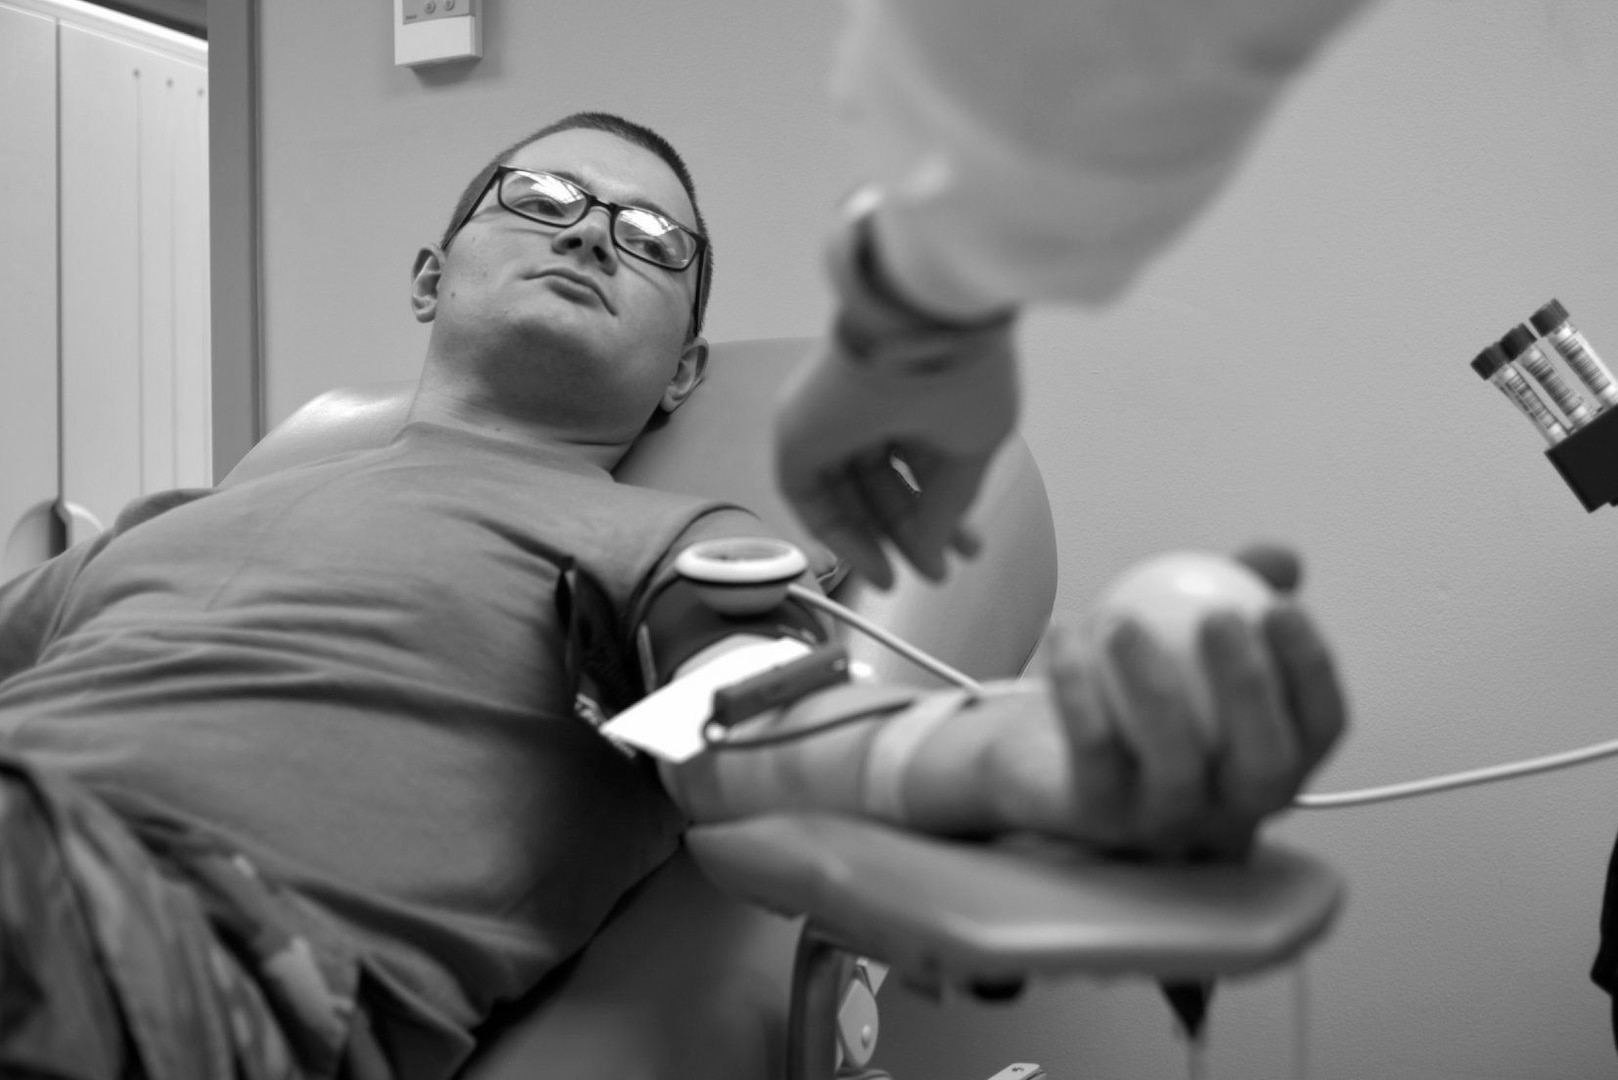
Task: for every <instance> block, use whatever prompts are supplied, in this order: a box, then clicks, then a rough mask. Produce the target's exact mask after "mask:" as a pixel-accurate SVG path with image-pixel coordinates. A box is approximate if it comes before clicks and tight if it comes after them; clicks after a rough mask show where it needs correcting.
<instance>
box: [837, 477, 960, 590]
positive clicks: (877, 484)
mask: <svg viewBox="0 0 1618 1080" xmlns="http://www.w3.org/2000/svg"><path fill="white" fill-rule="evenodd" d="M850 471H851V472H852V473H853V474H854V475H855V476H857V477H858V489H859V493H860V496H861V499H862V500H863V502H864V505H865V510H866V514H867V520H868V521H869V523H870V527H871V531H872V532H873V533H874V534H875V535H876V537H878V538H879V539H885V540H887V541H889V542H890V543H892V544H893V546H894V548H895V549H896V550H897V552H898V554H899V556H900V557H901V558H902V559H904V560H905V561H906V562H908V563H909V564H910V565H912V566H914V567H915V568H916V569H917V571H919V572H920V573H921V575H922V576H923V577H925V578H927V579H928V580H929V581H938V580H940V579H941V578H942V577H943V575H944V551H943V546H942V545H936V546H935V545H931V544H929V543H927V542H926V538H924V537H922V536H921V534H920V532H919V530H918V528H917V515H918V512H919V509H920V503H921V501H922V499H923V498H924V497H925V496H923V495H922V494H920V493H918V492H917V491H916V489H914V488H912V487H911V486H910V484H909V483H908V482H907V481H906V480H905V478H904V477H903V476H901V475H900V474H899V471H898V470H897V469H896V468H894V466H893V461H892V456H891V454H890V453H888V452H887V451H886V450H885V449H884V450H883V451H882V452H880V453H877V454H872V455H869V456H867V457H865V458H864V459H863V460H861V461H859V462H857V463H855V464H853V465H852V466H851V467H850Z"/></svg>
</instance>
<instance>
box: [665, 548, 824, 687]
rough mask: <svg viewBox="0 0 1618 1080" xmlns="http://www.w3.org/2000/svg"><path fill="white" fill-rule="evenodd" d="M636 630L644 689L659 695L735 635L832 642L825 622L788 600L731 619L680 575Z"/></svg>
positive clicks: (794, 600)
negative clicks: (683, 668) (694, 661)
mask: <svg viewBox="0 0 1618 1080" xmlns="http://www.w3.org/2000/svg"><path fill="white" fill-rule="evenodd" d="M641 610H642V615H641V618H640V621H639V624H638V625H637V626H636V627H635V655H636V657H637V659H638V661H639V666H640V671H639V675H640V678H641V684H642V685H643V686H645V687H647V688H648V689H655V688H657V687H659V686H662V685H663V684H664V683H666V682H668V681H669V680H670V679H672V678H674V673H675V672H677V671H679V669H680V665H681V664H684V663H685V662H686V661H687V660H689V659H691V658H692V657H693V656H695V655H696V654H697V653H699V652H701V651H702V650H703V649H706V648H707V647H708V646H710V645H712V644H714V643H715V642H718V641H722V640H724V639H725V638H727V637H731V636H732V635H735V634H751V635H756V636H758V637H767V638H782V637H790V638H797V639H798V640H799V641H802V642H804V643H805V644H807V645H810V646H814V645H819V644H821V643H823V642H826V641H829V640H830V639H831V634H830V633H829V631H828V629H827V626H826V624H825V622H824V621H823V620H822V619H821V617H820V615H819V613H818V612H816V611H815V610H814V609H813V608H811V607H810V606H809V605H808V604H805V603H804V602H803V601H801V600H799V599H797V598H796V597H794V596H792V595H791V594H790V593H789V594H787V595H786V596H785V597H784V598H783V599H782V601H781V602H780V603H779V604H777V605H776V606H775V607H773V608H771V609H770V610H768V611H765V612H761V613H759V614H756V615H743V616H736V615H726V614H722V613H720V612H717V611H714V610H713V609H712V608H710V607H709V606H708V605H707V604H706V603H704V602H703V600H702V598H701V597H700V596H699V595H698V592H697V587H696V585H694V584H693V583H692V582H690V581H688V580H686V579H685V578H683V577H680V576H678V575H676V576H674V577H672V578H670V579H669V580H668V581H667V582H665V583H664V584H663V585H662V586H661V587H660V588H658V589H657V590H656V591H655V592H653V593H652V594H651V596H650V597H649V598H648V599H647V601H646V602H645V603H644V604H643V605H642V607H641Z"/></svg>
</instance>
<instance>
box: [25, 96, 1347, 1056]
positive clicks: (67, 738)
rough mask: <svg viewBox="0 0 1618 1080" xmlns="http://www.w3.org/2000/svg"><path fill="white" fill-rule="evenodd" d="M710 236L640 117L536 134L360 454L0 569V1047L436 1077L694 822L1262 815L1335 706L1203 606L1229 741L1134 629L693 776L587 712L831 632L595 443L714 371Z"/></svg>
mask: <svg viewBox="0 0 1618 1080" xmlns="http://www.w3.org/2000/svg"><path fill="white" fill-rule="evenodd" d="M710 257H711V253H710V252H709V250H708V244H707V241H706V239H705V237H704V230H703V226H702V218H701V215H700V214H699V213H698V211H697V208H696V202H695V197H694V193H693V189H692V185H691V182H690V179H689V176H688V175H687V172H686V170H685V168H684V166H683V164H682V163H681V162H680V159H679V158H678V156H677V155H676V154H675V152H674V151H673V150H672V148H670V147H669V146H668V144H667V143H666V142H664V141H663V140H662V139H661V138H659V137H658V136H656V135H655V134H653V133H651V132H649V131H647V130H646V129H644V128H641V127H639V126H637V125H633V124H629V123H627V122H624V121H622V120H619V119H618V118H614V117H607V116H604V115H602V114H579V115H576V116H572V117H569V118H567V119H564V120H562V121H559V122H558V123H556V124H553V125H551V126H550V127H547V128H545V129H542V130H541V131H540V132H538V133H536V134H535V135H534V136H531V137H530V138H527V139H524V140H522V141H521V142H519V143H517V144H516V145H515V146H514V147H513V148H511V149H510V150H508V151H507V152H505V153H503V154H501V155H500V156H499V157H498V158H496V159H495V161H494V162H493V163H491V165H489V166H488V167H486V168H485V169H484V170H483V171H482V172H480V173H479V175H478V176H477V177H476V178H475V179H474V180H473V182H472V183H471V184H470V185H469V187H468V188H467V190H466V193H465V195H464V197H463V199H462V200H461V203H460V205H458V206H457V208H456V210H455V212H454V214H453V216H452V219H451V226H450V229H449V230H448V232H447V233H446V235H445V236H444V238H443V240H442V241H441V242H440V243H437V244H433V245H430V246H428V247H426V248H424V249H423V250H422V252H421V253H420V255H419V256H418V258H417V262H416V267H415V274H414V278H413V283H414V287H413V292H412V302H413V304H414V307H415V311H416V315H417V318H418V319H420V320H421V321H423V322H429V323H431V335H430V339H429V344H428V349H427V356H426V359H425V362H424V365H423V368H422V373H421V378H420V382H419V385H418V388H417V392H416V395H415V397H414V399H413V401H412V403H411V406H410V411H409V415H408V422H407V423H406V424H405V426H404V427H403V428H402V429H401V430H400V431H399V433H398V434H397V436H396V437H395V438H394V439H392V440H391V441H390V442H389V443H388V444H387V445H386V446H384V447H382V448H380V449H374V450H363V451H357V452H353V453H347V454H340V455H338V456H335V457H331V458H327V459H325V460H321V461H318V462H314V463H311V464H307V465H302V466H298V467H293V468H288V469H283V470H275V471H271V472H268V473H266V474H264V475H262V476H258V477H256V478H252V479H247V478H244V479H242V480H240V482H234V483H230V484H226V485H222V486H221V487H220V488H218V489H216V490H212V491H188V492H175V493H168V494H164V495H158V496H152V497H148V498H145V499H142V500H139V501H137V502H136V503H134V504H132V505H131V506H130V507H129V508H128V509H127V510H126V511H125V512H124V513H123V514H122V515H121V516H120V518H119V520H118V522H117V523H116V525H115V526H114V527H113V529H111V530H109V531H108V532H107V533H105V534H103V535H102V536H100V537H97V538H96V539H94V540H91V541H88V542H86V543H84V544H82V545H79V546H77V547H75V548H73V549H72V550H70V551H68V552H67V553H65V554H63V555H62V556H59V557H58V558H56V559H55V560H53V561H51V562H50V563H47V564H45V565H44V566H41V567H39V568H36V569H35V570H33V571H31V572H29V573H27V574H25V575H23V576H22V577H20V578H18V579H16V580H14V581H13V582H11V583H9V584H8V585H7V586H5V587H4V589H3V590H0V1015H3V1016H5V1017H6V1018H7V1023H6V1024H5V1025H4V1026H3V1027H0V1072H3V1073H5V1074H6V1075H15V1074H19V1073H20V1074H23V1075H28V1074H29V1073H30V1071H32V1072H33V1073H43V1074H46V1075H64V1076H73V1077H81V1076H82V1077H114V1076H125V1075H144V1076H149V1077H153V1078H156V1077H163V1078H165V1080H168V1078H185V1077H216V1076H224V1075H231V1074H232V1073H233V1072H234V1073H238V1074H239V1075H242V1076H247V1077H280V1076H318V1077H335V1076H348V1077H367V1078H368V1077H391V1076H397V1077H411V1078H415V1077H423V1078H425V1077H443V1076H450V1075H452V1074H454V1073H455V1072H456V1070H457V1069H459V1068H461V1067H462V1065H463V1063H464V1062H465V1061H466V1060H467V1059H468V1057H469V1055H470V1054H471V1053H472V1051H473V1049H474V1045H475V1036H474V1033H475V1032H476V1031H477V1030H478V1028H479V1027H480V1025H482V1024H483V1023H484V1022H485V1021H486V1020H487V1019H488V1018H489V1017H490V1016H491V1015H492V1014H494V1013H496V1012H497V1011H498V1010H499V1009H500V1008H501V1007H502V1006H503V1005H505V1004H507V1003H510V1002H512V1001H515V1000H517V999H519V998H521V997H522V996H523V995H524V994H525V993H526V992H528V991H530V990H531V989H532V988H534V987H535V986H537V985H539V984H540V983H541V982H542V980H544V979H545V978H546V976H547V975H548V974H550V973H552V972H553V971H555V970H556V969H557V968H558V967H559V966H560V965H562V964H563V963H564V962H565V961H567V960H568V958H569V957H571V956H573V955H574V954H575V953H577V952H578V950H579V949H580V948H581V947H582V946H583V945H584V944H585V943H586V942H588V941H589V940H590V938H591V935H592V934H593V933H594V932H595V931H596V930H597V928H598V927H599V926H600V925H601V924H602V921H603V920H604V919H605V918H606V917H607V915H608V914H609V912H610V911H611V910H612V909H613V907H614V905H615V904H616V903H617V902H618V901H619V900H620V899H621V898H622V897H623V896H624V895H625V894H626V893H627V892H628V891H630V890H631V889H632V888H633V887H634V886H635V885H636V884H637V883H638V882H641V881H642V880H643V879H645V878H646V877H647V876H648V874H650V873H651V872H652V871H653V870H654V869H655V868H657V867H658V866H659V865H660V864H662V863H663V862H664V861H665V860H666V859H668V858H669V856H670V854H671V853H672V852H673V851H674V850H675V849H676V847H677V846H678V844H679V841H680V837H681V835H682V832H683V831H684V829H685V828H686V826H687V825H688V823H703V822H716V821H726V820H732V819H741V818H747V817H750V816H752V815H759V814H766V813H769V812H771V811H775V810H780V809H784V808H802V809H815V810H824V811H829V812H835V813H841V814H846V815H854V816H866V817H876V818H878V819H881V820H884V821H886V822H887V823H888V824H890V825H893V826H898V827H902V828H903V829H906V830H914V831H917V832H920V833H928V834H940V835H966V836H990V835H997V834H1001V833H1008V832H1033V833H1039V834H1044V835H1047V836H1049V837H1053V838H1058V839H1063V840H1070V841H1078V842H1081V843H1084V844H1088V845H1093V846H1096V847H1098V848H1102V849H1109V850H1129V851H1132V852H1138V853H1147V854H1160V855H1167V856H1184V855H1195V854H1203V853H1209V854H1225V853H1232V852H1239V851H1242V850H1244V849H1245V848H1246V847H1247V845H1248V844H1249V843H1250V842H1251V840H1252V838H1253V836H1254V834H1255V832H1256V830H1257V828H1258V826H1259V824H1260V822H1261V821H1262V820H1263V819H1264V818H1265V817H1267V816H1268V815H1270V814H1271V813H1273V812H1275V811H1278V810H1280V809H1282V808H1284V807H1285V806H1286V805H1288V803H1289V802H1290V801H1291V798H1292V796H1293V794H1294V793H1295V791H1296V790H1297V788H1298V787H1299V786H1300V785H1301V783H1302V782H1303V780H1304V779H1305V778H1306V777H1307V776H1308V775H1309V773H1310V772H1311V771H1312V770H1313V769H1314V768H1315V767H1316V766H1317V765H1318V764H1319V762H1320V761H1321V759H1322V758H1323V756H1324V755H1325V754H1326V752H1327V751H1328V749H1329V748H1330V746H1331V745H1332V744H1333V742H1334V741H1335V740H1336V738H1337V737H1338V735H1339V733H1340V731H1341V728H1342V725H1343V722H1344V720H1343V705H1342V699H1341V695H1340V693H1339V690H1338V687H1337V683H1336V680H1335V677H1334V675H1333V673H1332V667H1331V661H1330V657H1329V654H1328V652H1327V650H1326V649H1325V647H1324V645H1323V644H1322V642H1321V640H1320V638H1319V637H1318V635H1317V634H1316V632H1315V630H1314V629H1313V627H1312V624H1311V623H1310V621H1309V620H1308V618H1307V617H1306V616H1305V615H1304V614H1303V613H1302V612H1301V611H1299V610H1298V609H1297V608H1296V607H1295V606H1293V605H1290V604H1287V603H1282V604H1279V605H1278V606H1277V607H1276V608H1275V609H1274V610H1273V611H1272V612H1271V613H1270V614H1269V615H1268V616H1266V618H1265V619H1264V620H1263V623H1262V626H1261V627H1259V628H1256V629H1255V628H1253V627H1252V626H1250V625H1249V624H1247V623H1244V622H1242V621H1241V620H1239V619H1235V618H1224V617H1220V616H1216V617H1213V618H1211V619H1209V620H1208V621H1207V624H1206V625H1204V626H1203V628H1202V631H1203V634H1202V636H1203V645H1204V650H1203V654H1204V660H1205V663H1206V666H1207V668H1208V672H1209V676H1210V680H1211V683H1212V686H1213V692H1214V702H1215V714H1216V715H1217V716H1218V717H1219V720H1220V723H1221V725H1222V729H1221V731H1220V732H1219V735H1218V744H1219V753H1218V755H1217V757H1215V756H1214V755H1213V753H1212V752H1211V750H1210V749H1209V745H1208V744H1206V743H1205V741H1204V738H1203V736H1202V734H1201V733H1200V732H1199V730H1198V729H1197V727H1196V725H1195V723H1194V722H1193V721H1192V719H1191V718H1190V712H1189V708H1188V706H1187V703H1186V702H1185V701H1184V700H1183V699H1182V691H1181V690H1180V689H1179V685H1178V683H1177V682H1176V681H1175V676H1174V673H1173V671H1172V669H1171V667H1170V664H1169V660H1168V658H1167V657H1166V655H1165V654H1164V653H1163V651H1162V650H1161V649H1160V648H1159V647H1158V646H1157V645H1156V644H1155V643H1154V642H1153V640H1152V639H1151V638H1150V637H1149V635H1148V634H1147V633H1146V632H1145V631H1144V630H1143V629H1142V628H1141V627H1140V626H1139V625H1137V624H1135V623H1133V622H1130V621H1127V620H1125V621H1121V622H1119V623H1117V624H1115V625H1110V626H1107V627H1104V628H1100V629H1098V631H1097V632H1095V633H1084V634H1080V633H1064V634H1061V635H1059V636H1056V637H1054V638H1053V639H1052V641H1051V642H1050V644H1049V650H1048V651H1049V679H1048V688H1047V687H1046V686H1045V685H1043V684H1041V685H1040V686H1038V687H1034V686H1029V687H1025V688H1021V689H1015V690H1009V691H1005V692H997V693H992V694H987V695H984V696H980V697H976V698H972V697H967V696H964V695H960V694H954V693H951V692H947V691H940V692H918V691H917V690H915V689H911V688H906V687H904V686H901V685H895V684H891V683H885V682H881V681H844V682H840V683H836V684H834V685H831V686H829V687H827V688H824V689H820V690H818V691H814V692H810V693H807V694H805V695H804V696H802V697H800V698H798V699H796V700H795V701H793V702H792V703H791V704H788V705H785V706H782V707H778V708H772V709H769V710H766V711H765V712H763V713H760V714H758V715H756V716H753V717H751V718H748V719H745V720H743V721H742V722H741V723H739V724H738V725H737V726H736V727H735V728H733V729H732V732H731V733H732V734H733V735H736V736H738V737H745V738H748V739H752V740H758V741H762V742H768V741H769V740H770V739H771V738H772V737H778V736H781V735H784V734H789V733H792V732H805V731H807V730H808V729H810V728H814V729H817V730H816V732H815V733H814V734H813V735H812V736H811V737H803V738H798V739H779V740H778V741H775V742H773V743H770V745H767V746H762V747H760V748H757V749H750V750H746V751H738V752H726V753H702V754H698V755H696V756H694V757H691V758H688V759H686V760H684V761H681V762H678V763H674V762H668V761H658V760H656V759H654V758H653V757H652V756H649V755H647V754H644V753H638V752H633V751H632V750H631V749H629V748H627V747H626V746H625V745H624V744H623V743H621V742H620V741H618V740H614V739H611V738H609V737H607V736H606V735H605V734H603V733H602V732H601V731H598V730H597V727H598V726H600V725H601V723H602V721H603V720H604V719H605V718H607V717H610V716H612V715H614V714H616V713H619V712H620V711H622V710H625V709H627V708H628V707H630V706H632V705H634V704H635V702H636V701H637V700H638V699H639V698H640V697H642V696H643V695H645V694H647V693H649V692H651V691H654V690H656V689H657V688H658V687H659V686H662V685H664V684H666V683H668V682H670V681H671V680H673V679H675V678H676V677H678V676H684V675H686V674H689V673H692V672H699V671H702V670H703V669H704V668H705V667H706V666H707V665H710V664H713V663H715V662H716V659H717V658H718V657H721V656H724V655H727V654H732V655H734V654H735V653H736V652H737V651H738V650H740V649H742V648H746V647H749V646H751V645H753V644H756V643H757V642H759V641H760V639H763V640H765V641H772V642H773V641H778V640H783V639H796V640H799V641H802V642H805V643H807V644H811V645H812V644H813V643H815V642H817V641H819V640H821V639H822V638H824V636H825V634H826V630H825V627H824V626H823V624H822V622H821V620H820V618H819V617H818V616H817V615H816V613H815V612H814V611H813V610H812V609H810V608H809V607H806V606H803V605H802V604H799V603H783V604H781V605H779V606H777V607H776V608H774V609H772V610H769V611H765V612H763V613H760V614H757V615H754V616H749V617H744V618H741V619H728V618H722V617H720V616H718V615H715V614H713V613H712V612H711V611H709V610H708V609H707V608H706V607H704V606H703V604H702V603H700V602H698V601H697V600H695V599H694V598H693V595H692V592H691V590H690V588H689V587H688V584H687V583H686V582H685V580H684V579H683V578H681V576H680V575H679V574H678V573H676V571H675V569H674V563H675V561H676V557H677V556H678V555H679V554H680V553H681V552H682V551H684V550H685V549H687V548H688V547H690V546H691V545H692V544H694V543H697V542H699V541H705V540H712V539H724V538H732V537H737V536H755V535H758V534H759V533H760V531H761V526H760V523H759V521H758V520H757V519H756V518H754V517H753V516H751V515H750V514H749V513H747V512H746V511H744V510H741V509H739V508H737V507H734V506H729V505H725V504H722V503H719V502H716V501H712V500H702V499H697V498H690V497H684V496H678V495H672V494H668V493H660V492H655V491H652V490H648V489H645V488H639V487H633V486H630V485H627V484H618V483H615V482H614V481H613V478H612V475H611V472H610V470H611V469H612V468H613V467H614V465H615V464H616V463H617V462H618V461H619V460H620V459H621V458H622V457H623V456H624V454H625V453H626V452H627V451H628V449H629V448H630V446H631V445H632V444H633V443H634V442H635V440H636V438H637V436H638V435H639V434H640V433H641V431H642V430H643V429H644V428H645V427H646V425H647V422H648V420H649V419H651V418H653V417H654V416H655V415H656V414H658V413H659V412H667V411H672V410H674V409H676V408H677V407H678V406H679V405H680V404H681V403H682V402H683V401H684V400H685V399H686V398H687V396H688V395H690V394H692V393H693V392H698V393H700V390H698V384H699V383H700V381H701V376H702V371H703V365H704V361H705V357H706V352H707V346H706V343H705V342H704V341H703V339H702V338H701V337H700V336H699V334H698V331H699V329H700V326H701V318H702V310H703V302H704V299H705V291H706V290H705V281H706V268H707V267H708V265H709V258H710ZM906 491H907V489H906V488H904V486H903V481H902V479H901V478H900V477H899V476H898V474H897V473H896V474H895V476H894V487H893V497H894V498H902V497H906ZM1103 662H1105V663H1107V664H1108V665H1110V668H1111V670H1113V671H1114V672H1115V673H1116V677H1117V681H1118V684H1119V685H1118V697H1117V698H1116V699H1114V698H1109V697H1107V696H1106V695H1103V694H1101V693H1100V692H1099V690H1098V686H1097V682H1098V680H1097V675H1096V672H1097V669H1098V666H1099V665H1100V664H1102V663H1103ZM1109 701H1117V702H1120V703H1121V705H1122V706H1123V707H1114V706H1112V705H1109V704H1108V702H1109ZM671 930H675V931H676V932H677V928H671Z"/></svg>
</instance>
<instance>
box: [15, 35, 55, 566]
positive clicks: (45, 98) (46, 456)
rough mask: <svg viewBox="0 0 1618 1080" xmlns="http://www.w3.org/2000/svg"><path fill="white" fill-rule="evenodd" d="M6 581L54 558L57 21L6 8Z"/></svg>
mask: <svg viewBox="0 0 1618 1080" xmlns="http://www.w3.org/2000/svg"><path fill="white" fill-rule="evenodd" d="M0 147H4V150H3V152H0V237H4V238H5V245H6V255H5V258H3V259H0V581H4V580H5V579H7V578H9V577H11V576H12V575H14V574H16V573H18V572H19V571H21V570H24V569H26V568H28V567H29V566H32V565H34V564H35V563H38V562H43V561H44V560H45V559H46V558H49V557H50V555H51V554H53V547H54V545H53V542H52V541H53V533H54V531H55V530H54V528H53V526H54V516H53V513H52V508H53V506H54V504H55V502H56V484H57V470H58V467H59V461H58V457H57V430H56V423H57V396H56V355H57V340H56V21H55V20H54V19H50V18H46V17H44V16H41V15H37V14H34V13H32V12H27V11H19V10H17V9H15V8H11V7H6V6H4V5H0Z"/></svg>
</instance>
